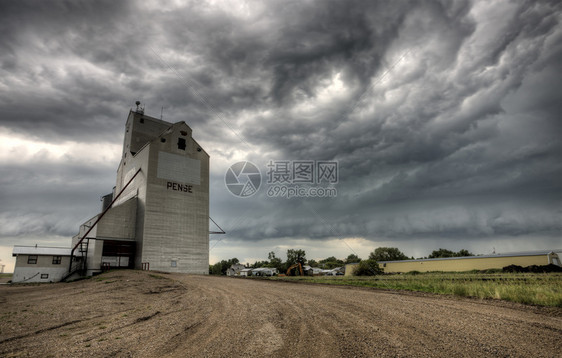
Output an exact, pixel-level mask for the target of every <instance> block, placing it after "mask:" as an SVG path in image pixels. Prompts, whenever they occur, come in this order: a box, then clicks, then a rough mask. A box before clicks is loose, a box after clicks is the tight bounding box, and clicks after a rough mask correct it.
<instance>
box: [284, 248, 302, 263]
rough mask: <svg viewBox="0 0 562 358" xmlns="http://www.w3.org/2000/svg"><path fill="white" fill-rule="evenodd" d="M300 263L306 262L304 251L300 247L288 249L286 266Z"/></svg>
mask: <svg viewBox="0 0 562 358" xmlns="http://www.w3.org/2000/svg"><path fill="white" fill-rule="evenodd" d="M297 262H298V263H300V264H301V265H304V264H306V252H305V251H304V250H301V249H298V250H296V249H289V250H287V266H291V265H294V264H296V263H297Z"/></svg>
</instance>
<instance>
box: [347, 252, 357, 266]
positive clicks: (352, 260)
mask: <svg viewBox="0 0 562 358" xmlns="http://www.w3.org/2000/svg"><path fill="white" fill-rule="evenodd" d="M359 261H361V259H360V258H359V256H357V255H355V254H349V256H347V259H345V263H346V264H353V263H355V262H359Z"/></svg>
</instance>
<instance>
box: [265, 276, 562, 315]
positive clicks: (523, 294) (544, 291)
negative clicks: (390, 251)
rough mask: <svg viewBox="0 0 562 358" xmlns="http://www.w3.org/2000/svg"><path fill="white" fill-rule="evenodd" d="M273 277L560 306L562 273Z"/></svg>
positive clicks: (561, 305) (561, 301)
mask: <svg viewBox="0 0 562 358" xmlns="http://www.w3.org/2000/svg"><path fill="white" fill-rule="evenodd" d="M271 279H272V280H283V281H297V282H312V283H322V284H329V285H350V286H361V287H376V288H385V289H393V290H409V291H420V292H430V293H438V294H449V295H456V296H463V297H477V298H490V299H501V300H506V301H512V302H518V303H524V304H533V305H541V306H551V307H562V274H560V273H548V274H536V273H433V272H430V273H407V274H402V275H379V276H371V277H344V276H336V277H333V276H318V277H307V276H304V277H298V276H297V277H273V278H271Z"/></svg>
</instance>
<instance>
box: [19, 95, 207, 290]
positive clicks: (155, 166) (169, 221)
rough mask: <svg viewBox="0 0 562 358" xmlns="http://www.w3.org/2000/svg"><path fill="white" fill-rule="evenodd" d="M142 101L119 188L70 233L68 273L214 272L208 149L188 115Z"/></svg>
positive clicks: (129, 132)
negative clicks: (167, 117) (160, 114)
mask: <svg viewBox="0 0 562 358" xmlns="http://www.w3.org/2000/svg"><path fill="white" fill-rule="evenodd" d="M139 105H140V102H137V109H136V110H131V111H130V112H129V115H128V118H127V122H126V125H125V135H124V143H123V152H122V157H121V162H120V163H119V167H118V169H117V180H116V185H115V187H114V188H113V192H112V193H110V194H107V195H105V196H103V197H102V211H101V212H100V213H99V214H97V215H95V216H94V217H92V218H91V219H89V220H87V221H86V222H84V223H83V224H82V225H81V226H80V228H79V232H78V234H77V235H76V236H74V237H73V238H72V247H71V249H70V251H69V255H66V256H65V257H66V260H67V262H66V264H61V266H60V267H66V271H67V272H66V273H65V276H69V275H72V274H73V273H76V274H77V275H84V274H85V275H92V274H95V273H98V272H101V271H102V270H103V269H105V268H120V267H123V268H135V269H150V270H159V271H166V272H182V273H194V274H208V270H209V266H208V265H209V155H208V154H207V153H206V152H205V150H203V148H202V147H201V146H200V145H199V144H198V143H197V142H196V141H195V140H194V139H193V137H192V130H191V128H190V127H189V126H188V125H187V124H186V123H185V122H183V121H182V122H178V123H169V122H166V121H163V120H161V119H157V118H153V117H150V116H147V115H145V114H144V110H143V109H142V108H140V107H139ZM15 254H16V249H14V255H15ZM22 260H23V259H22ZM22 260H19V261H18V260H16V269H15V271H17V270H18V267H21V268H23V267H24V266H21V265H24V264H23V263H22V262H21V261H22ZM41 262H42V261H38V263H37V265H38V266H39V265H40V263H41ZM25 265H27V264H25ZM13 282H17V278H16V277H14V280H13Z"/></svg>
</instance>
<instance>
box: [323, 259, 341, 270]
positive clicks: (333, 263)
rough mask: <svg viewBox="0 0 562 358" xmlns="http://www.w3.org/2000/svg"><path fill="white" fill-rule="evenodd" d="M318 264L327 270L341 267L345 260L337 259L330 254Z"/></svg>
mask: <svg viewBox="0 0 562 358" xmlns="http://www.w3.org/2000/svg"><path fill="white" fill-rule="evenodd" d="M318 264H319V265H320V267H322V268H323V269H325V270H331V269H333V268H336V267H341V266H343V265H344V263H343V260H340V259H336V258H335V257H334V256H330V257H328V258H326V259H324V260H320V261H319V262H318Z"/></svg>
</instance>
